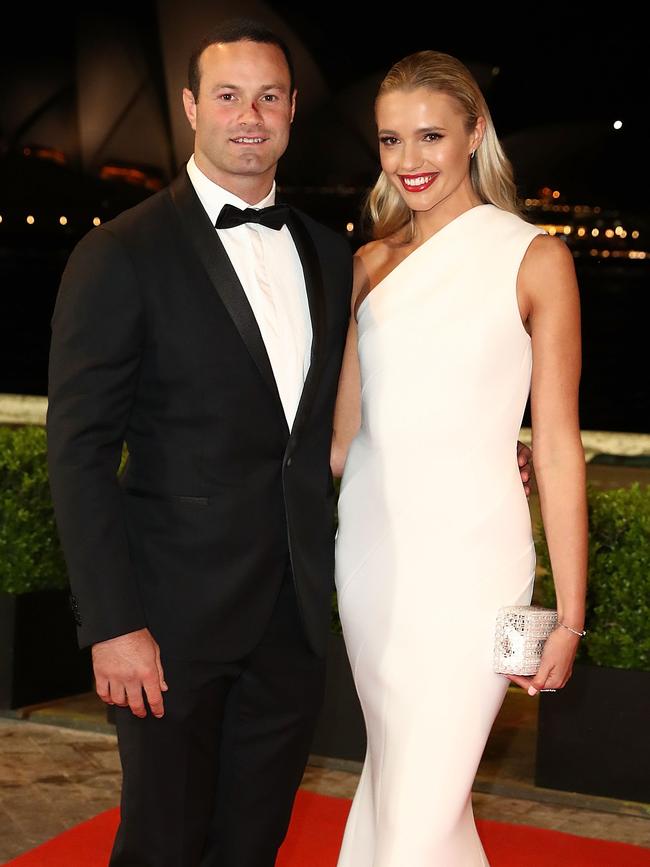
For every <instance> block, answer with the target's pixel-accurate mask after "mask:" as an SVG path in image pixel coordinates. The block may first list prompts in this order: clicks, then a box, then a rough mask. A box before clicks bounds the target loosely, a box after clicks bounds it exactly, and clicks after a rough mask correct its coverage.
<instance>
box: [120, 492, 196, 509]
mask: <svg viewBox="0 0 650 867" xmlns="http://www.w3.org/2000/svg"><path fill="white" fill-rule="evenodd" d="M123 490H124V493H125V494H127V495H128V496H129V497H140V498H141V499H144V500H163V501H165V502H168V503H169V502H171V503H185V504H187V505H188V506H209V505H210V498H209V497H189V496H185V495H181V494H162V493H157V492H155V491H143V490H142V489H141V488H124V489H123Z"/></svg>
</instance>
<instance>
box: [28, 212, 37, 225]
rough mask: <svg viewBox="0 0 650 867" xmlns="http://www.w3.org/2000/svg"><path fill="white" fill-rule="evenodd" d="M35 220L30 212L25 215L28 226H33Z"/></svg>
mask: <svg viewBox="0 0 650 867" xmlns="http://www.w3.org/2000/svg"><path fill="white" fill-rule="evenodd" d="M35 222H36V220H35V219H34V218H33V217H32V215H31V214H30V215H29V216H28V217H27V223H28V224H29V225H30V226H33V225H34V223H35Z"/></svg>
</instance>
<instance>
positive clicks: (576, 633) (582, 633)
mask: <svg viewBox="0 0 650 867" xmlns="http://www.w3.org/2000/svg"><path fill="white" fill-rule="evenodd" d="M558 626H561V627H562V628H563V629H568V630H569V632H573V634H574V635H578V636H579V637H580V638H584V637H585V635H586V634H587V630H586V629H583V630H582V632H578V630H577V629H572V628H571V627H570V626H567V625H566V624H565V623H558Z"/></svg>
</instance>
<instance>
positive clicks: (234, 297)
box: [169, 170, 289, 432]
mask: <svg viewBox="0 0 650 867" xmlns="http://www.w3.org/2000/svg"><path fill="white" fill-rule="evenodd" d="M169 189H170V193H171V197H172V201H173V203H174V205H175V207H176V210H177V211H178V213H179V215H180V218H181V225H182V227H183V231H184V232H185V234H186V236H187V238H188V239H189V241H190V243H191V245H192V246H193V247H194V249H195V251H196V253H197V255H198V257H199V259H200V261H201V264H202V265H203V267H204V268H205V270H206V271H207V273H208V276H209V277H210V280H211V281H212V284H213V286H214V288H215V289H216V291H217V293H218V295H219V297H220V298H221V300H222V301H223V304H224V306H225V308H226V310H227V311H228V313H229V315H230V317H231V319H232V321H233V322H234V324H235V327H236V328H237V330H238V331H239V334H240V335H241V338H242V340H243V341H244V343H245V345H246V348H247V349H248V351H249V352H250V354H251V356H252V358H253V361H254V362H255V364H256V366H257V369H258V370H259V372H260V373H261V375H262V377H263V379H264V381H265V382H266V384H267V385H268V387H269V388H270V389H271V391H272V392H273V394H274V396H275V398H276V401H277V405H278V409H279V411H280V413H281V415H282V420H283V422H284V425H285V427H286V429H287V432H288V430H289V428H288V425H287V419H286V416H285V414H284V409H283V407H282V401H281V400H280V393H279V392H278V386H277V383H276V381H275V377H274V376H273V368H272V367H271V362H270V361H269V356H268V353H267V351H266V346H265V345H264V340H263V339H262V334H261V332H260V329H259V326H258V324H257V320H256V319H255V314H254V313H253V310H252V308H251V306H250V304H249V302H248V298H247V297H246V293H245V292H244V288H243V286H242V285H241V281H240V280H239V277H238V276H237V272H236V271H235V269H234V267H233V265H232V262H231V261H230V258H229V256H228V254H227V253H226V251H225V249H224V246H223V244H222V243H221V240H220V238H219V235H218V234H217V231H216V229H215V228H214V226H213V225H212V223H211V222H210V220H209V218H208V215H207V214H206V212H205V209H204V207H203V205H202V204H201V202H200V200H199V198H198V196H197V195H196V193H195V192H194V187H193V186H192V182H191V181H190V179H189V177H188V175H187V172H186V171H185V170H183V171H182V172H181V174H180V175H179V176H178V177H177V178H176V179H175V180H174V181H173V182H172V184H171V185H170V188H169Z"/></svg>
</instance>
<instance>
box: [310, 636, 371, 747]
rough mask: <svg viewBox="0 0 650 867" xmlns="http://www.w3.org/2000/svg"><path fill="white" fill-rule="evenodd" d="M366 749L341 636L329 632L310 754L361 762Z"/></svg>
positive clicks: (360, 715)
mask: <svg viewBox="0 0 650 867" xmlns="http://www.w3.org/2000/svg"><path fill="white" fill-rule="evenodd" d="M365 752H366V729H365V724H364V721H363V714H362V712H361V706H360V705H359V698H358V696H357V691H356V689H355V686H354V681H353V680H352V672H351V671H350V663H349V661H348V655H347V653H346V651H345V645H344V643H343V638H342V636H340V635H330V639H329V647H328V651H327V680H326V684H325V700H324V702H323V708H322V710H321V714H320V718H319V720H318V725H317V727H316V733H315V735H314V740H313V743H312V747H311V753H312V755H314V756H326V757H327V758H332V759H346V760H348V761H356V762H362V761H363V758H364V756H365Z"/></svg>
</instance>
